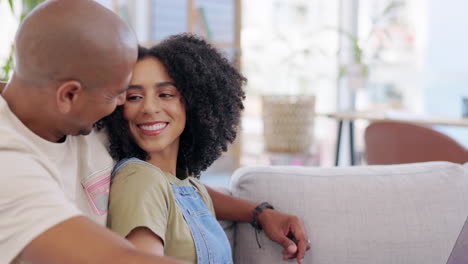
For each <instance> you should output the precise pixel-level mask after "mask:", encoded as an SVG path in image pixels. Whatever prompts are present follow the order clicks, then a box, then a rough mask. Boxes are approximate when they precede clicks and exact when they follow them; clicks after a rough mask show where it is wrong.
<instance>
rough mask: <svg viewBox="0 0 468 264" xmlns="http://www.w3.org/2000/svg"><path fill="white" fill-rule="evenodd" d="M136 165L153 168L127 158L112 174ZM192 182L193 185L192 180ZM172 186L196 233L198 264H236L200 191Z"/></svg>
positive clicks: (193, 188) (219, 227)
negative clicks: (128, 165)
mask: <svg viewBox="0 0 468 264" xmlns="http://www.w3.org/2000/svg"><path fill="white" fill-rule="evenodd" d="M132 162H135V163H144V164H149V165H151V164H150V163H147V162H145V161H142V160H139V159H136V158H131V159H126V160H122V161H120V162H119V163H118V164H117V165H116V166H115V168H114V172H113V173H112V174H115V173H116V172H117V171H118V170H119V169H120V168H122V167H123V166H125V165H126V164H128V163H132ZM151 166H153V165H151ZM189 181H190V182H192V180H191V179H189ZM171 187H172V192H173V193H174V197H175V199H176V201H177V205H179V209H180V210H181V212H182V214H183V216H184V218H185V221H186V222H187V224H188V226H189V228H190V232H191V233H192V237H193V241H194V243H195V249H196V251H197V263H198V264H232V263H233V261H232V253H231V246H230V244H229V240H228V238H227V236H226V233H224V230H223V228H222V227H221V225H219V223H218V221H217V220H216V218H215V217H214V215H213V214H212V212H211V211H210V210H209V209H208V208H207V207H206V205H205V203H204V202H203V200H202V198H201V197H200V195H198V192H197V189H196V188H195V187H193V186H177V185H174V184H171Z"/></svg>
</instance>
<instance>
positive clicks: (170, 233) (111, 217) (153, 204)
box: [107, 163, 215, 263]
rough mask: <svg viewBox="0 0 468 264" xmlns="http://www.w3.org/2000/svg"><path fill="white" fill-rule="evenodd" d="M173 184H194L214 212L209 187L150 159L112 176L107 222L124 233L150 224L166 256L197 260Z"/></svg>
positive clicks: (126, 233)
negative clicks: (183, 176)
mask: <svg viewBox="0 0 468 264" xmlns="http://www.w3.org/2000/svg"><path fill="white" fill-rule="evenodd" d="M171 184H174V185H176V186H193V187H195V189H196V190H197V192H198V194H199V195H200V197H201V198H202V200H203V201H204V202H205V204H206V207H207V208H208V209H210V210H211V212H212V213H213V215H215V213H214V208H213V203H212V201H211V198H210V196H209V194H208V191H207V190H206V188H205V186H203V184H201V183H200V182H199V181H198V180H196V179H194V178H192V177H188V178H186V179H184V180H180V179H178V178H177V177H175V176H174V175H172V174H170V173H167V172H163V171H162V170H161V169H159V168H158V167H155V166H153V165H151V164H149V163H129V164H127V165H125V166H124V167H123V168H121V169H120V170H119V171H118V172H117V173H116V174H115V175H114V178H113V179H112V182H111V190H110V201H109V214H108V219H107V225H108V227H109V228H110V229H112V230H113V231H114V232H116V233H118V234H119V235H121V236H123V237H125V236H127V235H128V234H129V233H130V232H131V231H132V230H133V229H134V228H136V227H147V228H149V229H150V230H151V231H153V232H154V233H155V234H156V235H158V236H159V237H160V238H161V240H162V241H163V242H164V255H165V256H170V257H174V258H177V259H181V260H185V261H189V262H192V263H197V254H196V250H195V243H194V241H193V238H192V234H191V232H190V228H189V226H188V224H187V222H186V221H185V219H184V216H183V214H182V212H181V211H180V209H179V206H178V205H177V202H176V199H175V197H174V194H173V192H172V188H171Z"/></svg>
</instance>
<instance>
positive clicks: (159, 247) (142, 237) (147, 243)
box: [126, 226, 164, 256]
mask: <svg viewBox="0 0 468 264" xmlns="http://www.w3.org/2000/svg"><path fill="white" fill-rule="evenodd" d="M126 238H127V239H128V240H129V241H130V242H132V244H133V245H135V247H136V248H138V249H140V250H143V251H144V252H147V253H151V254H154V255H157V256H164V243H163V241H162V239H161V238H160V237H159V236H158V235H156V234H155V233H153V231H151V230H150V229H149V228H147V227H142V226H140V227H137V228H135V229H133V230H132V231H131V232H130V233H129V234H128V235H127V236H126Z"/></svg>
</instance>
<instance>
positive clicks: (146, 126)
mask: <svg viewBox="0 0 468 264" xmlns="http://www.w3.org/2000/svg"><path fill="white" fill-rule="evenodd" d="M168 125H169V122H149V123H141V124H137V125H136V126H137V127H138V128H139V131H140V132H141V133H142V134H143V135H146V136H157V135H159V134H161V133H162V132H163V131H164V129H165V128H166V127H167V126H168Z"/></svg>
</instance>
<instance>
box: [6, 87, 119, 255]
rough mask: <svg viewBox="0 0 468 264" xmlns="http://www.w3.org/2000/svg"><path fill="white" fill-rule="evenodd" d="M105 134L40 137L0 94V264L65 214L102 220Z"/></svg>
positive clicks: (106, 189) (109, 162)
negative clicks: (58, 139)
mask: <svg viewBox="0 0 468 264" xmlns="http://www.w3.org/2000/svg"><path fill="white" fill-rule="evenodd" d="M38 111H40V109H38ZM105 139H106V137H105V135H103V134H102V133H97V132H93V133H91V134H90V135H88V136H76V137H74V136H68V137H67V139H66V141H65V142H64V143H52V142H49V141H46V140H44V139H42V138H41V137H39V136H37V135H36V134H34V133H33V132H32V131H31V130H29V129H28V128H27V127H26V126H25V125H24V124H23V123H21V121H20V120H19V119H18V118H17V117H16V116H15V115H14V114H13V113H12V112H11V110H10V109H9V107H8V105H7V103H6V101H5V100H4V99H3V97H1V96H0V184H1V185H0V186H1V191H0V263H10V262H12V261H13V259H14V258H15V257H16V256H17V255H18V254H19V253H20V252H21V251H22V250H23V249H24V247H25V246H26V245H27V244H28V243H29V242H31V241H32V240H33V239H34V238H36V237H37V236H38V235H40V234H41V233H43V232H44V231H46V230H47V229H49V228H51V227H53V226H55V225H57V224H59V223H60V222H63V221H65V220H67V219H70V218H71V217H74V216H78V215H86V216H88V217H90V218H91V219H93V220H95V221H96V222H98V223H99V224H101V225H105V223H106V217H107V205H108V203H107V200H108V195H109V182H110V173H111V170H112V166H113V161H112V159H111V157H110V156H109V154H108V152H107V149H106V141H105ZM71 239H73V238H71Z"/></svg>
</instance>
